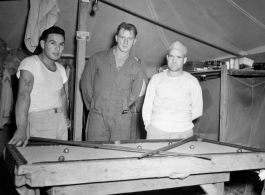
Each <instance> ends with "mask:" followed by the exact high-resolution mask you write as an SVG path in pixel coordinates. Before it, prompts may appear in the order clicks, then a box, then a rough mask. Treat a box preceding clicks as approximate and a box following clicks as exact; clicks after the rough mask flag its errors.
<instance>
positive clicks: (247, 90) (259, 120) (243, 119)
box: [225, 76, 265, 149]
mask: <svg viewBox="0 0 265 195" xmlns="http://www.w3.org/2000/svg"><path fill="white" fill-rule="evenodd" d="M227 85H228V108H229V109H228V113H227V129H228V131H227V133H226V135H225V141H226V142H229V143H233V144H239V145H244V146H249V147H254V148H260V149H265V139H264V137H265V131H264V127H265V120H264V116H265V98H264V96H265V78H264V77H257V78H255V77H252V78H241V77H235V76H228V84H227Z"/></svg>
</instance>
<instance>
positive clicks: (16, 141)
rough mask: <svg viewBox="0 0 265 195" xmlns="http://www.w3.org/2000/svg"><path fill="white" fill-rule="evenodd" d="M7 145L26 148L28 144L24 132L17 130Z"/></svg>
mask: <svg viewBox="0 0 265 195" xmlns="http://www.w3.org/2000/svg"><path fill="white" fill-rule="evenodd" d="M8 144H13V145H15V146H21V145H22V144H23V145H22V146H23V147H24V146H26V145H27V144H28V140H27V136H26V132H25V133H23V132H22V131H19V130H17V131H16V132H15V134H14V136H13V138H12V139H11V140H10V141H9V142H8Z"/></svg>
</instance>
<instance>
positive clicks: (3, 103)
mask: <svg viewBox="0 0 265 195" xmlns="http://www.w3.org/2000/svg"><path fill="white" fill-rule="evenodd" d="M2 86H3V91H2V94H1V100H0V128H3V126H4V125H5V124H10V120H11V114H12V109H13V92H12V87H11V77H10V75H9V73H8V70H7V69H4V76H3V80H2Z"/></svg>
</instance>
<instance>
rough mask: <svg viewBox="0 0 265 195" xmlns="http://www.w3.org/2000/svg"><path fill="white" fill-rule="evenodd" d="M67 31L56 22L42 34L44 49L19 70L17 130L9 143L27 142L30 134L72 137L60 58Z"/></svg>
mask: <svg viewBox="0 0 265 195" xmlns="http://www.w3.org/2000/svg"><path fill="white" fill-rule="evenodd" d="M64 42H65V32H64V30H63V29H61V28H59V27H56V26H53V27H51V28H49V29H47V30H45V31H44V32H43V34H42V36H41V38H40V46H41V48H42V53H40V54H39V55H33V56H30V57H28V58H25V59H24V60H23V61H22V62H21V64H20V66H19V68H18V71H17V77H18V78H19V90H18V98H17V103H16V108H15V109H16V123H17V130H16V132H15V134H14V136H13V138H12V139H11V140H10V142H9V144H14V145H16V146H20V145H23V146H25V145H26V144H27V140H28V139H29V137H42V138H51V139H63V140H67V138H68V125H69V120H68V119H67V117H66V116H67V104H66V102H67V100H66V93H65V89H64V84H65V83H66V81H67V76H66V72H65V69H64V67H63V66H62V65H61V64H59V63H57V62H56V61H57V60H58V59H59V58H60V57H61V55H62V52H63V50H64Z"/></svg>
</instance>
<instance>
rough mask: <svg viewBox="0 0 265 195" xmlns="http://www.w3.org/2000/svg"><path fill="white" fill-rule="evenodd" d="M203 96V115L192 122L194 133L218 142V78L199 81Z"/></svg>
mask: <svg viewBox="0 0 265 195" xmlns="http://www.w3.org/2000/svg"><path fill="white" fill-rule="evenodd" d="M200 84H201V87H202V95H203V115H202V116H201V117H200V118H198V119H196V120H195V121H194V128H193V130H194V133H195V134H197V135H199V136H201V137H202V138H207V139H211V140H216V141H217V140H218V133H219V122H220V118H219V116H220V77H219V78H215V79H208V80H206V81H200Z"/></svg>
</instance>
